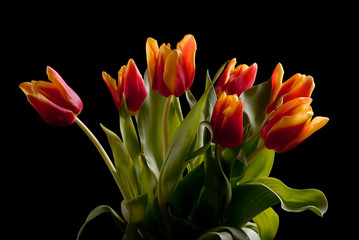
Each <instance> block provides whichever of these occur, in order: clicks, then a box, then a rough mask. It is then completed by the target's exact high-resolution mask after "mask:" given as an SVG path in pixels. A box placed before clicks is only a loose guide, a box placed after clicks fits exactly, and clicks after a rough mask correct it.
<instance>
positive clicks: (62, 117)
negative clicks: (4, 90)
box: [20, 67, 83, 127]
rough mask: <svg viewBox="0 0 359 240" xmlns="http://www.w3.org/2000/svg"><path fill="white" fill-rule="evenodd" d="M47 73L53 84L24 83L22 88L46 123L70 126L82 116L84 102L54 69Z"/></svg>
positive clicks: (21, 85)
mask: <svg viewBox="0 0 359 240" xmlns="http://www.w3.org/2000/svg"><path fill="white" fill-rule="evenodd" d="M46 73H47V75H48V78H49V80H50V81H51V82H45V81H31V83H30V82H23V83H21V84H20V88H21V90H22V91H23V92H24V93H25V94H26V96H27V99H28V101H29V102H30V103H31V105H32V106H33V107H34V108H35V109H36V110H37V112H38V113H39V114H40V116H41V117H42V118H43V119H44V120H45V122H46V123H48V124H50V125H54V126H61V127H63V126H69V125H71V124H72V123H73V122H74V121H75V118H76V116H77V115H78V114H80V112H81V110H82V107H83V104H82V101H81V99H80V97H79V96H78V95H77V94H76V93H75V92H74V91H73V90H72V89H71V88H70V87H69V86H68V85H67V84H66V82H65V81H64V80H63V79H62V77H61V76H60V75H59V74H58V73H57V72H56V71H55V70H54V69H52V68H51V67H47V69H46Z"/></svg>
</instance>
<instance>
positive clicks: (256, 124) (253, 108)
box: [240, 81, 272, 133]
mask: <svg viewBox="0 0 359 240" xmlns="http://www.w3.org/2000/svg"><path fill="white" fill-rule="evenodd" d="M271 92H272V86H271V81H267V82H264V83H261V84H258V85H255V86H253V87H251V88H249V89H247V90H246V91H244V92H243V93H242V94H241V96H240V99H242V100H243V126H246V125H247V124H249V125H250V127H251V128H252V131H253V133H256V132H257V131H259V130H260V129H261V126H262V124H263V121H264V119H265V111H266V109H267V106H268V104H269V100H270V97H271Z"/></svg>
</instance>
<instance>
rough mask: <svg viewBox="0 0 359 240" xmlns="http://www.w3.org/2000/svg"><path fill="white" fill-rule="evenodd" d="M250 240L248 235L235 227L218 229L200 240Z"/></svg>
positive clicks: (212, 230) (210, 231)
mask: <svg viewBox="0 0 359 240" xmlns="http://www.w3.org/2000/svg"><path fill="white" fill-rule="evenodd" d="M212 239H213V240H214V239H219V240H250V239H249V237H248V236H247V234H246V233H245V232H244V231H243V230H242V229H239V228H233V227H226V226H222V227H216V228H213V229H211V230H209V231H208V232H207V233H205V234H204V235H202V236H201V237H200V238H198V240H212Z"/></svg>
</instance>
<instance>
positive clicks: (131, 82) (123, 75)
mask: <svg viewBox="0 0 359 240" xmlns="http://www.w3.org/2000/svg"><path fill="white" fill-rule="evenodd" d="M102 78H103V80H104V82H105V84H106V86H107V88H108V89H109V91H110V93H111V95H112V98H113V101H114V103H115V105H116V108H117V109H120V106H121V102H122V98H123V96H125V98H126V104H127V108H128V110H129V112H130V114H131V115H136V113H137V112H138V110H139V109H140V107H141V105H142V103H143V101H144V100H145V98H146V97H147V89H146V87H145V84H144V81H143V78H142V75H141V73H140V72H139V71H138V68H137V66H136V64H135V61H134V60H133V59H130V60H129V61H128V63H127V66H125V65H124V66H122V67H121V69H120V71H119V72H118V81H117V83H116V80H115V79H114V78H112V77H111V76H110V75H109V74H107V73H106V72H102Z"/></svg>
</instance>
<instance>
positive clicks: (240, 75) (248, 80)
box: [215, 58, 258, 97]
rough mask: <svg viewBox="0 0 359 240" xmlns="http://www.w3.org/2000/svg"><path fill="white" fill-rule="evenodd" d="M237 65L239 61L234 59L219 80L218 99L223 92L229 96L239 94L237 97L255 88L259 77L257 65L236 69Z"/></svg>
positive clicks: (241, 66)
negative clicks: (257, 76) (254, 85)
mask: <svg viewBox="0 0 359 240" xmlns="http://www.w3.org/2000/svg"><path fill="white" fill-rule="evenodd" d="M236 64H237V60H236V59H235V58H233V59H232V60H231V61H230V62H229V63H228V64H227V66H226V68H225V69H224V71H223V73H222V75H221V77H220V78H219V79H218V81H217V83H216V87H215V90H216V94H217V96H218V97H219V96H220V95H221V94H222V92H226V93H227V94H228V95H233V94H237V96H240V95H241V94H242V92H244V91H245V90H247V89H248V88H250V87H252V86H253V83H254V81H255V79H256V75H257V69H258V66H257V64H256V63H253V64H252V65H251V66H250V67H248V66H247V65H246V64H241V65H238V66H237V67H235V65H236Z"/></svg>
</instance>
